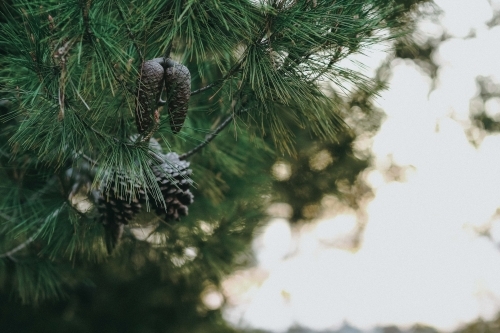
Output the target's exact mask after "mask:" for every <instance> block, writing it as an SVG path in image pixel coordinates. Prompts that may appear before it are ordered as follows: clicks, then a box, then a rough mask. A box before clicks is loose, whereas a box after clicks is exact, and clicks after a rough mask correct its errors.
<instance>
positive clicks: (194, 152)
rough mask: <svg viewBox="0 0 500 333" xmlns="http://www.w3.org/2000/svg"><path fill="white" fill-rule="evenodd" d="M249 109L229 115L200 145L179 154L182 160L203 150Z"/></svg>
mask: <svg viewBox="0 0 500 333" xmlns="http://www.w3.org/2000/svg"><path fill="white" fill-rule="evenodd" d="M246 111H248V109H241V110H239V111H236V112H233V113H232V114H231V115H230V116H229V117H227V118H226V119H225V120H224V121H223V122H222V123H221V124H220V125H219V126H217V128H216V129H215V130H214V131H213V132H212V133H210V134H208V135H207V136H206V137H205V140H204V141H203V142H202V143H200V144H199V145H198V146H196V147H194V148H193V149H191V150H190V151H188V152H187V153H184V154H182V155H180V156H179V159H180V160H185V159H186V158H188V157H191V156H192V155H194V154H196V153H197V152H198V151H199V150H201V149H202V148H203V147H205V146H206V145H208V144H209V143H210V142H211V141H212V140H213V139H215V137H216V136H217V135H218V134H219V133H220V132H221V131H222V130H223V129H224V128H225V127H226V126H227V125H229V123H230V122H231V121H232V120H233V119H234V118H235V117H236V116H238V115H240V114H241V113H243V112H246Z"/></svg>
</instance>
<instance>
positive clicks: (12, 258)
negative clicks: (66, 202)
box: [0, 207, 63, 261]
mask: <svg viewBox="0 0 500 333" xmlns="http://www.w3.org/2000/svg"><path fill="white" fill-rule="evenodd" d="M62 208H63V207H60V208H58V209H56V211H55V212H54V213H52V214H50V215H54V214H56V215H59V214H60V213H61V212H62V210H63V209H62ZM46 220H47V218H45V221H46ZM39 221H43V220H42V219H40V220H39ZM44 226H45V223H43V224H42V225H41V226H40V227H39V228H38V229H37V231H36V232H35V233H34V234H33V235H31V236H30V237H29V238H28V239H27V240H25V241H24V242H22V243H21V244H19V245H18V246H16V247H15V248H13V249H12V250H10V251H7V252H5V253H1V254H0V259H1V258H6V257H7V258H9V259H10V260H12V261H17V260H16V259H15V258H14V257H13V256H12V255H14V254H15V253H17V252H19V251H21V250H22V249H24V248H25V247H26V246H28V245H29V244H31V243H32V242H33V241H34V240H35V239H36V238H37V237H38V235H40V232H41V231H42V229H43V227H44Z"/></svg>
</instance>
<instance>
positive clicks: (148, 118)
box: [135, 59, 164, 134]
mask: <svg viewBox="0 0 500 333" xmlns="http://www.w3.org/2000/svg"><path fill="white" fill-rule="evenodd" d="M163 74H164V69H163V67H162V65H161V64H159V63H158V62H157V61H156V59H153V60H148V61H145V62H144V63H143V64H142V67H141V72H140V77H139V79H138V80H137V96H136V97H137V100H136V107H135V124H136V126H137V131H139V133H140V134H143V133H145V132H149V133H150V134H152V133H153V132H154V129H155V127H156V126H158V122H159V120H160V114H159V112H158V111H157V107H158V101H159V99H160V95H161V91H162V89H163V79H164V75H163Z"/></svg>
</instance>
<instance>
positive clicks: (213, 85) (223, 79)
mask: <svg viewBox="0 0 500 333" xmlns="http://www.w3.org/2000/svg"><path fill="white" fill-rule="evenodd" d="M242 64H243V61H242V60H240V61H239V62H238V63H237V64H236V65H234V67H233V68H232V69H231V70H230V71H229V72H227V74H226V75H224V77H223V78H222V79H219V80H216V81H214V82H212V83H210V84H209V85H207V86H205V87H203V88H200V89H197V90H194V91H191V96H193V95H196V94H199V93H201V92H204V91H205V90H208V89H210V88H213V87H215V86H218V85H219V84H221V83H223V82H224V81H226V80H227V79H228V78H229V77H231V76H233V75H234V73H236V72H237V71H238V70H239V69H240V67H241V65H242Z"/></svg>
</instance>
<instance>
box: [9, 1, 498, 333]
mask: <svg viewBox="0 0 500 333" xmlns="http://www.w3.org/2000/svg"><path fill="white" fill-rule="evenodd" d="M399 3H400V4H401V5H402V6H403V7H404V8H405V9H406V13H407V15H409V16H411V18H412V20H414V22H415V27H414V28H415V29H414V31H413V32H412V33H411V34H409V35H405V36H402V37H400V38H398V39H395V40H393V41H391V42H387V43H386V44H384V45H376V46H373V47H371V48H370V49H368V50H367V51H366V52H364V54H362V55H355V56H352V57H350V58H348V59H346V60H344V61H343V63H342V64H341V66H344V67H347V68H353V69H356V70H361V71H362V72H363V73H364V74H365V75H367V76H369V77H371V78H372V81H371V82H372V84H373V88H374V90H375V92H376V93H375V94H367V93H366V92H363V91H359V90H357V89H356V87H348V86H343V87H338V86H333V85H332V83H330V82H324V84H325V87H328V88H334V91H336V92H337V93H338V94H336V95H335V96H334V97H335V98H337V99H338V105H339V108H340V111H339V112H340V113H341V115H342V117H343V119H344V120H345V121H346V122H347V124H348V125H349V128H350V129H349V130H348V131H346V132H344V133H341V134H339V136H338V138H336V140H332V141H331V142H324V141H320V140H318V138H316V137H311V136H310V135H309V134H308V133H304V131H300V129H298V128H297V130H296V132H295V134H296V142H297V145H296V149H297V154H296V156H293V157H291V156H282V157H279V158H275V156H276V155H273V154H269V152H267V151H265V149H264V150H262V151H259V152H258V155H257V153H256V154H255V156H254V155H252V154H253V153H252V154H250V153H246V150H245V149H244V148H245V147H247V146H253V145H255V141H251V140H249V139H248V138H247V137H245V136H240V137H239V140H240V141H239V142H238V144H239V145H240V148H239V149H240V150H239V151H233V150H234V149H236V148H235V147H231V144H232V141H231V140H233V139H234V133H231V132H230V131H228V132H229V133H224V134H222V135H221V136H222V137H223V138H220V139H218V140H219V141H215V142H218V143H217V145H218V146H213V147H212V146H210V145H209V146H208V147H207V151H208V153H207V154H206V155H200V156H197V157H196V158H198V160H194V161H195V162H194V163H193V165H195V168H196V164H197V163H196V161H201V160H203V159H205V164H204V165H202V163H198V164H199V165H198V166H197V167H198V168H199V169H195V170H194V173H193V175H194V176H193V177H194V179H195V181H196V182H197V183H198V184H199V189H202V190H204V191H205V192H204V193H199V192H196V191H195V197H196V198H197V199H196V200H198V201H197V202H196V205H193V206H192V208H191V207H190V216H189V217H188V218H186V219H184V220H183V221H182V222H183V224H180V225H179V226H174V227H173V228H172V231H171V232H170V231H169V232H170V233H169V234H168V237H170V238H169V239H170V240H172V241H171V245H169V246H170V247H169V248H168V249H167V251H166V252H168V253H169V255H171V258H170V257H169V258H170V259H171V262H170V263H169V264H168V265H166V264H164V263H163V264H162V265H159V264H156V263H155V260H156V259H157V258H156V256H157V255H158V254H157V253H155V252H154V251H152V250H151V251H150V252H148V253H143V252H146V251H142V252H141V247H140V246H141V245H140V244H139V245H134V246H135V247H131V246H129V247H127V244H128V243H127V240H125V241H124V243H125V245H124V246H123V250H121V252H120V253H118V254H117V255H116V256H115V257H114V258H113V259H109V261H106V260H104V261H102V262H96V263H90V264H85V265H84V264H82V263H77V264H76V265H74V266H73V267H70V268H68V269H69V270H72V273H74V274H75V280H77V279H78V278H80V280H82V281H84V282H75V283H74V284H73V285H71V287H68V290H67V297H65V298H64V299H62V300H59V301H48V302H44V303H43V304H38V305H26V304H22V302H20V301H19V299H18V297H17V296H16V295H14V293H13V292H11V289H10V287H11V286H10V285H9V283H10V282H9V281H8V279H6V280H5V281H7V282H5V281H0V286H3V285H4V283H5V284H6V286H3V287H2V288H0V332H1V333H3V332H7V333H11V332H16V333H17V332H68V331H72V332H74V333H77V332H141V333H144V332H190V333H192V332H269V333H270V332H290V333H291V332H295V333H298V332H308V333H312V332H323V333H361V332H363V333H364V332H369V333H398V332H405V333H410V332H411V333H417V332H418V333H430V332H433V333H437V332H457V333H476V332H477V333H479V332H481V333H489V332H491V333H493V332H500V195H499V190H498V189H500V135H499V132H500V61H499V59H500V0H434V1H429V0H401V1H399ZM1 54H2V51H1V50H0V55H1ZM191 65H192V64H191ZM192 72H195V71H194V70H192ZM386 87H387V88H386ZM0 102H2V101H1V100H0ZM194 103H196V100H195V102H194ZM4 104H5V103H3V104H2V103H0V111H2V112H6V111H5V109H7V106H6V105H4ZM193 118H195V117H193ZM193 125H196V123H195V120H193ZM224 136H226V138H230V140H226V141H225V140H224ZM265 140H269V138H264V140H263V141H265ZM225 142H229V143H227V144H226V143H225ZM258 142H259V141H258V140H257V143H258ZM241 147H243V149H242V148H241ZM210 149H214V150H215V149H222V150H224V149H225V150H224V151H225V152H233V155H234V156H236V157H238V158H240V155H242V156H241V159H235V160H236V161H237V163H236V162H235V164H234V165H233V164H232V165H230V164H229V163H227V165H226V166H223V167H221V169H222V171H220V170H219V169H217V166H218V165H220V164H224V163H221V161H213V160H208V159H207V158H206V157H207V156H210V155H209V154H210ZM231 149H233V150H231ZM242 151H243V152H242ZM248 151H250V150H248ZM245 154H250V155H249V156H246V155H245ZM243 155H244V156H243ZM269 156H272V158H269ZM213 159H215V158H213ZM200 165H202V166H200ZM224 167H226V168H232V169H235V170H237V171H235V172H234V174H230V175H226V174H225V173H224ZM203 168H206V169H203ZM197 174H198V175H205V177H199V178H196V176H197ZM242 175H244V176H242ZM209 178H210V179H216V181H215V184H210V183H209V182H208V181H207V180H206V179H209ZM200 191H201V190H200ZM233 197H234V198H242V199H239V200H240V201H238V204H236V203H234V202H233V201H232V200H231V198H233ZM205 198H207V199H205ZM228 198H229V199H228ZM256 198H257V199H256ZM209 201H210V203H209ZM248 202H250V203H251V204H248ZM214 207H217V209H219V211H218V212H217V214H219V215H220V216H223V217H222V218H221V217H220V216H219V215H216V213H213V214H212V213H211V212H212V211H214V210H215V208H214ZM207 212H210V213H207ZM221 212H222V213H221ZM210 214H211V215H210ZM243 215H244V217H245V219H246V220H244V219H243ZM240 217H241V220H240ZM242 221H243V222H242ZM257 224H258V225H259V227H258V228H256V229H255V230H256V231H255V230H254V228H253V226H255V225H257ZM187 229H189V230H190V231H192V230H195V232H192V234H191V233H189V232H187V231H186V230H187ZM131 232H132V234H133V235H134V237H135V238H136V239H138V240H144V241H145V240H147V238H148V235H149V233H150V232H151V230H148V229H147V228H140V227H137V228H132V230H131ZM193 234H194V236H193ZM141 237H142V238H141ZM149 242H153V243H154V240H153V241H151V240H149ZM249 244H250V246H249ZM148 251H149V250H148ZM172 254H173V255H172ZM200 258H201V259H200ZM170 259H169V260H170ZM156 261H157V260H156ZM8 269H9V268H8V267H7V270H8Z"/></svg>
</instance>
